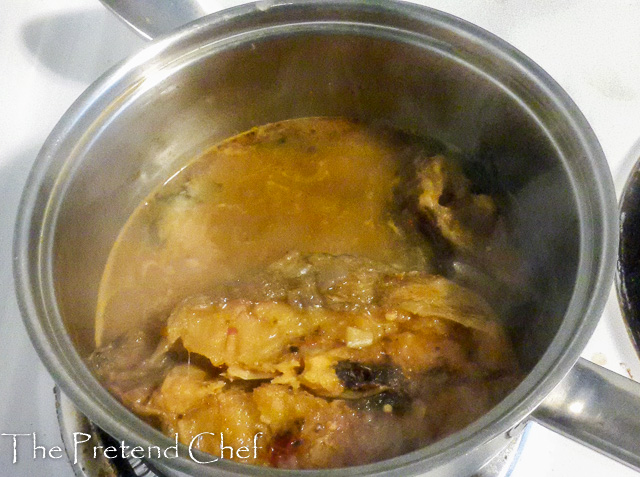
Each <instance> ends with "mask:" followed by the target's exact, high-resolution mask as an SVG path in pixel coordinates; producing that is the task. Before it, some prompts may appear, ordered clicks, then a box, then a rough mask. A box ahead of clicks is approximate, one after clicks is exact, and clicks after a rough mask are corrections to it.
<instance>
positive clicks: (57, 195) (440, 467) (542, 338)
mask: <svg viewBox="0 0 640 477" xmlns="http://www.w3.org/2000/svg"><path fill="white" fill-rule="evenodd" d="M316 115H339V116H349V117H355V118H359V119H362V120H365V121H371V122H382V123H385V124H390V125H394V126H397V127H400V128H404V129H409V130H412V131H416V132H418V133H420V134H425V135H429V136H435V137H436V138H439V139H441V140H443V141H445V142H447V143H450V144H455V145H456V146H458V147H459V148H461V149H462V150H463V151H464V152H466V153H467V154H470V155H473V156H475V157H476V158H478V159H480V160H483V161H487V162H490V163H491V167H492V168H494V169H495V170H496V171H497V173H498V176H499V177H500V178H501V181H502V185H503V187H504V188H505V189H506V190H507V191H508V193H509V194H510V195H511V196H512V197H513V199H514V200H513V203H514V204H517V207H514V208H513V209H512V210H510V211H508V215H509V220H510V221H511V222H512V223H513V224H515V234H514V236H515V240H516V241H517V242H518V243H519V245H520V247H521V249H522V251H523V254H524V256H525V257H526V259H527V263H529V265H530V267H531V270H530V271H531V275H532V276H534V277H535V280H534V285H533V288H534V290H533V291H534V294H535V296H537V297H538V299H537V301H536V302H535V304H534V306H533V307H531V308H530V309H529V310H528V311H527V312H526V313H524V312H522V313H521V314H519V315H515V316H514V317H513V321H512V322H511V323H510V324H509V327H510V331H511V333H512V335H513V338H514V340H515V342H516V346H517V348H518V353H519V358H520V361H521V364H522V366H523V368H524V369H525V370H526V371H527V376H526V378H525V379H524V381H523V382H522V383H521V384H520V385H519V386H518V387H517V389H515V390H514V391H513V392H512V393H511V394H510V395H509V396H508V397H507V398H506V399H505V400H504V401H503V402H501V403H500V404H499V405H498V406H497V407H495V408H494V409H493V410H492V411H491V412H489V413H488V414H486V415H485V416H484V417H482V418H481V419H479V420H478V421H477V422H475V423H473V424H472V425H470V426H469V427H467V428H466V429H464V430H462V431H460V432H458V433H456V434H454V435H452V436H450V437H448V438H446V439H444V440H442V441H439V442H437V443H436V444H434V445H431V446H429V447H427V448H424V449H421V450H418V451H415V452H412V453H410V454H407V455H404V456H401V457H398V458H395V459H391V460H387V461H384V462H379V463H376V464H371V465H367V466H361V467H353V468H349V469H339V470H332V471H331V472H327V471H319V472H315V471H312V472H309V473H308V474H309V475H336V476H337V475H402V476H407V475H412V474H420V473H427V474H428V475H434V476H437V475H456V476H463V475H469V474H471V473H473V472H474V471H475V470H477V469H479V468H480V467H481V466H482V465H483V464H484V463H485V462H487V461H488V460H489V459H490V457H491V456H493V455H494V454H496V453H497V452H498V451H499V450H500V449H501V448H502V447H504V446H505V445H506V444H507V443H508V442H509V440H510V439H511V438H513V437H514V436H515V435H516V434H517V432H518V429H520V428H521V424H522V423H523V422H526V421H527V420H528V419H532V418H533V419H537V420H539V421H541V422H542V423H543V424H546V425H550V426H551V427H554V428H556V429H559V430H560V431H562V432H568V433H571V434H573V436H574V437H576V438H578V439H580V440H581V441H583V442H585V443H587V444H589V445H592V446H596V447H598V448H599V449H600V450H601V451H604V452H605V453H607V454H609V455H612V456H613V457H615V458H618V459H620V460H622V461H624V462H626V463H628V464H630V465H634V466H636V467H638V468H640V457H639V456H638V454H639V452H638V448H637V446H636V444H635V442H634V441H633V438H634V437H635V436H637V435H640V434H639V433H640V425H639V424H638V417H637V416H638V415H640V413H638V410H640V397H639V396H640V392H638V388H639V386H638V385H637V384H635V383H633V382H631V381H629V380H625V379H624V378H621V377H619V376H617V375H614V374H613V373H610V372H607V371H605V370H603V369H600V368H598V367H596V366H595V365H592V364H590V363H588V362H586V361H582V360H579V359H578V358H579V355H580V352H581V350H582V348H583V346H584V345H585V344H586V342H587V340H588V338H589V336H590V335H591V333H592V331H593V329H594V327H595V325H596V323H597V320H598V318H599V316H600V314H601V312H602V309H603V307H604V302H605V299H606V296H607V293H608V290H609V287H610V284H611V281H612V276H613V268H614V257H615V251H616V244H617V243H616V241H617V233H616V228H617V226H616V217H617V214H616V203H615V196H614V192H613V184H612V181H611V177H610V174H609V170H608V167H607V164H606V161H605V158H604V157H603V153H602V150H601V149H600V146H599V145H598V142H597V140H596V138H595V136H594V134H593V132H592V131H591V129H590V128H589V126H588V124H587V123H586V121H585V119H584V117H583V116H582V115H581V114H580V112H579V111H578V109H577V108H576V106H575V105H574V104H573V102H572V101H571V100H570V99H569V97H568V96H567V95H566V94H565V93H564V91H562V89H561V88H560V87H559V86H558V85H557V84H556V83H555V82H554V81H553V80H552V79H551V78H550V77H549V76H548V75H547V74H546V73H544V72H543V71H542V70H541V69H540V68H539V67H538V66H537V65H535V64H534V63H533V62H531V61H530V60H529V59H527V58H526V57H524V56H523V55H522V54H521V53H520V52H518V51H517V50H515V49H514V48H512V47H511V46H509V45H507V44H506V43H504V42H503V41H501V40H500V39H498V38H496V37H494V36H492V35H491V34H489V33H487V32H485V31H483V30H481V29H479V28H477V27H475V26H473V25H470V24H468V23H465V22H463V21H461V20H459V19H457V18H454V17H452V16H449V15H445V14H443V13H440V12H437V11H434V10H431V9H427V8H423V7H418V6H415V5H411V4H406V3H395V2H373V1H363V2H353V1H346V0H331V1H323V2H317V1H307V0H305V1H299V2H294V3H292V2H284V1H283V2H259V3H257V4H250V5H245V6H241V7H237V8H234V9H230V10H227V11H224V12H221V13H218V14H215V15H212V16H208V17H205V18H202V19H200V20H198V21H195V22H193V23H190V24H188V25H187V26H185V27H183V28H181V29H179V30H177V31H176V32H175V33H173V34H171V35H169V36H166V37H163V38H161V39H159V40H156V41H154V42H153V43H151V44H150V45H149V46H148V47H147V48H145V49H144V50H143V51H141V52H140V53H139V54H137V55H135V56H134V57H132V58H131V59H129V60H127V61H125V62H124V63H122V64H121V65H119V66H118V67H116V68H115V69H113V70H111V71H110V72H108V73H107V74H106V75H104V76H103V77H102V78H100V79H99V80H98V81H97V82H96V83H94V84H93V85H92V86H91V87H90V88H89V89H88V90H87V91H86V92H85V93H84V94H83V95H82V96H81V97H80V98H79V99H78V100H77V101H76V103H75V104H74V105H73V106H72V107H71V108H70V110H69V111H68V112H67V113H66V114H65V116H64V117H63V118H62V119H61V121H60V122H59V124H58V125H57V126H56V128H55V129H54V131H53V132H52V133H51V135H50V137H49V138H48V139H47V141H46V143H45V144H44V146H43V148H42V150H41V152H40V154H39V156H38V159H37V161H36V164H35V167H34V169H33V171H32V173H31V176H30V178H29V180H28V184H27V187H26V189H25V192H24V195H23V198H22V202H21V205H20V211H19V219H18V223H17V229H16V236H15V261H14V265H15V275H16V284H17V291H18V296H19V302H20V307H21V310H22V314H23V316H24V321H25V324H26V327H27V329H28V331H29V334H30V336H31V339H32V341H33V343H34V346H35V347H36V349H37V351H38V352H39V354H40V357H41V358H42V360H43V362H44V363H45V365H46V366H47V368H48V369H49V371H50V372H51V374H52V375H53V377H54V378H55V380H56V382H57V383H58V384H59V385H60V387H61V388H62V389H63V390H64V392H65V393H66V394H67V395H68V396H69V397H70V398H71V399H72V400H73V401H74V402H75V403H76V404H77V406H78V407H79V408H80V409H81V410H82V411H83V412H84V413H85V414H86V415H87V416H89V417H90V418H91V419H92V420H93V421H94V422H96V423H97V424H98V425H100V426H101V427H103V428H104V429H105V430H106V431H107V432H109V433H111V434H112V435H114V436H116V437H117V438H119V439H125V440H126V441H127V443H128V444H129V445H132V446H134V445H141V446H143V447H148V446H150V445H158V446H160V447H168V446H171V445H173V441H172V440H171V439H169V438H167V437H165V436H163V435H161V434H160V433H159V432H158V431H156V430H154V429H152V428H151V427H150V426H148V425H146V424H145V423H143V422H142V421H141V420H139V419H137V418H136V417H135V416H134V415H133V414H131V413H130V412H129V411H128V410H126V409H125V408H124V407H123V406H121V405H120V404H119V403H118V402H117V401H116V400H115V399H114V398H113V397H112V396H111V395H110V394H109V393H108V392H107V391H106V390H105V389H103V388H102V387H101V386H100V385H99V383H98V382H97V381H96V380H95V378H94V377H93V376H92V375H91V374H90V373H89V371H88V370H87V368H86V367H85V365H84V361H83V358H84V357H86V356H87V354H88V353H90V352H91V351H92V349H93V331H94V330H93V326H94V310H95V301H96V294H97V288H98V281H99V279H100V275H101V272H102V270H103V267H104V265H105V261H106V258H107V254H108V252H109V250H110V248H111V246H112V244H113V242H114V240H115V237H116V235H117V233H118V231H119V229H120V228H121V226H122V225H123V224H124V222H125V221H126V219H127V217H128V216H129V215H130V213H131V212H132V211H133V209H134V208H135V207H136V205H137V204H138V203H139V202H140V200H142V199H143V198H144V197H145V196H146V195H147V194H148V193H149V191H150V190H151V189H152V188H153V187H154V186H156V185H157V184H159V183H161V182H162V181H164V180H165V179H166V178H168V177H169V176H170V175H171V174H173V172H174V171H175V170H176V169H178V168H179V167H180V166H181V165H183V164H184V163H185V162H186V161H187V160H188V159H190V158H192V157H193V156H194V155H195V154H197V153H198V152H199V151H202V150H203V149H205V148H206V147H207V146H209V145H211V144H213V143H215V142H217V141H219V140H220V139H222V138H225V137H228V136H230V135H233V134H235V133H237V132H240V131H243V130H246V129H248V128H250V127H252V126H256V125H260V124H264V123H268V122H272V121H278V120H282V119H286V118H292V117H302V116H316ZM576 362H577V364H576ZM567 373H568V375H567ZM565 375H567V376H566V377H565ZM621 409H623V410H624V414H622V412H621ZM363 438H366V437H363ZM181 455H182V457H180V458H177V459H164V460H158V461H157V462H155V465H157V466H158V467H159V468H160V469H161V470H162V471H164V472H167V474H169V475H180V473H185V474H196V475H238V474H241V475H258V474H260V475H262V474H265V475H284V474H285V473H286V472H284V471H278V470H265V469H262V468H255V467H251V466H245V465H242V464H237V463H233V462H227V461H222V462H218V463H215V464H212V465H211V466H204V465H200V464H197V463H195V462H194V461H192V460H190V459H188V458H187V457H186V456H187V453H186V451H185V452H182V453H181ZM287 475H288V474H287Z"/></svg>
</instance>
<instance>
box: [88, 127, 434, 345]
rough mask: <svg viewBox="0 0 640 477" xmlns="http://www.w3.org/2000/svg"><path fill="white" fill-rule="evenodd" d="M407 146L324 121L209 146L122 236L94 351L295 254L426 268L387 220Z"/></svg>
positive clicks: (102, 297)
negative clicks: (194, 298)
mask: <svg viewBox="0 0 640 477" xmlns="http://www.w3.org/2000/svg"><path fill="white" fill-rule="evenodd" d="M408 147H409V146H408V144H407V143H406V142H402V141H398V139H397V137H396V136H395V135H394V134H392V133H390V132H389V131H386V132H381V131H379V130H373V129H371V128H369V127H366V126H364V125H361V124H358V123H354V122H351V121H347V120H343V119H327V118H308V119H298V120H292V121H285V122H280V123H276V124H271V125H267V126H264V127H260V128H255V129H252V130H251V131H248V132H246V133H244V134H241V135H239V136H236V137H233V138H231V139H229V140H227V141H225V142H223V143H221V144H220V145H217V146H215V147H213V148H212V149H210V150H209V151H207V152H206V153H205V154H203V155H202V156H201V157H199V158H198V159H196V160H195V161H194V162H193V163H191V164H190V165H188V166H187V167H186V168H185V169H183V170H182V171H181V172H180V173H178V174H176V175H175V176H174V177H173V178H172V179H171V180H170V181H168V182H167V183H166V184H164V185H163V186H162V187H161V188H160V189H158V190H156V191H155V192H154V193H153V194H151V196H150V197H149V198H148V199H147V200H145V201H144V203H143V204H142V205H141V206H140V207H139V208H138V209H137V210H136V211H135V212H134V213H133V215H132V216H131V218H130V219H129V221H128V222H127V224H126V225H125V227H124V229H123V230H122V232H121V234H120V236H119V237H118V239H117V241H116V243H115V245H114V247H113V250H112V252H111V255H110V257H109V260H108V264H107V267H106V269H105V272H104V276H103V278H102V282H101V286H100V291H99V298H98V306H97V316H96V343H97V345H98V346H100V345H101V344H103V343H108V342H110V341H111V340H113V339H114V338H116V337H117V336H119V335H121V334H122V333H123V332H126V331H128V330H130V329H135V328H141V327H142V328H148V327H149V326H151V327H153V324H154V323H155V321H156V320H162V319H166V316H167V314H168V312H169V311H170V310H171V309H172V308H173V307H174V306H175V305H176V304H177V303H178V302H179V301H180V300H182V299H183V298H185V297H188V296H192V295H195V294H199V293H203V292H206V291H207V290H209V289H210V288H211V287H213V286H215V285H216V284H219V283H224V282H228V281H230V280H233V279H236V278H238V277H240V276H242V275H243V274H244V273H246V272H249V271H251V270H255V269H259V268H260V267H261V266H264V265H265V264H267V263H270V262H272V261H274V260H277V259H279V258H280V257H282V256H283V255H285V254H286V253H287V252H289V251H292V250H295V251H299V252H301V253H314V252H324V253H331V254H353V255H359V256H364V257H368V258H371V259H375V260H379V261H382V262H397V263H400V264H411V265H422V266H425V265H426V263H425V259H424V249H425V247H428V245H427V244H426V242H423V243H422V244H420V245H421V248H422V250H421V251H417V249H416V247H417V244H416V243H415V240H412V239H410V238H409V237H408V235H407V233H405V232H404V231H403V230H401V228H400V227H399V226H398V225H397V224H396V223H395V221H394V216H393V194H394V188H395V187H396V185H397V183H398V169H399V168H400V167H401V161H402V159H404V158H405V157H404V156H406V155H407V148H408ZM427 255H428V253H427Z"/></svg>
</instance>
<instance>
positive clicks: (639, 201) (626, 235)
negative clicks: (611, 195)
mask: <svg viewBox="0 0 640 477" xmlns="http://www.w3.org/2000/svg"><path fill="white" fill-rule="evenodd" d="M616 290H617V292H618V301H619V302H620V309H621V311H622V316H623V318H624V321H625V325H626V327H627V331H628V333H629V337H630V338H631V341H632V343H633V345H634V347H635V350H636V353H638V354H639V355H640V161H639V160H637V159H636V161H635V164H634V166H633V169H632V170H631V173H630V174H629V177H628V179H627V182H626V184H625V186H624V190H623V191H622V197H621V198H620V246H619V248H618V267H617V274H616Z"/></svg>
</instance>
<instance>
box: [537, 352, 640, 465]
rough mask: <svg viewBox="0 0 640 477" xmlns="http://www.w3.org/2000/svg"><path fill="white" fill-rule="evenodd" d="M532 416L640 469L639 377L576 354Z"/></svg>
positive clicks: (548, 426)
mask: <svg viewBox="0 0 640 477" xmlns="http://www.w3.org/2000/svg"><path fill="white" fill-rule="evenodd" d="M532 417H533V419H534V420H535V421H537V422H538V423H540V424H542V425H543V426H545V427H547V428H549V429H551V430H553V431H555V432H558V433H559V434H562V435H564V436H566V437H569V438H570V439H573V440H575V441H577V442H579V443H581V444H584V445H586V446H587V447H590V448H592V449H594V450H596V451H598V452H600V453H602V454H605V455H607V456H609V457H611V458H613V459H615V460H617V461H619V462H621V463H623V464H626V465H628V466H630V467H632V468H634V469H636V470H640V383H637V382H635V381H632V380H631V379H627V378H625V377H623V376H620V375H619V374H617V373H614V372H613V371H609V370H608V369H605V368H603V367H601V366H598V365H597V364H594V363H592V362H590V361H587V360H586V359H583V358H580V359H579V360H578V362H577V363H576V364H575V366H574V367H573V369H572V370H571V371H570V372H569V373H568V374H567V376H565V378H564V379H563V380H562V381H561V382H560V384H558V385H557V386H556V387H555V389H554V390H553V391H552V392H551V393H550V394H549V395H548V396H547V397H546V398H545V399H544V401H543V402H542V404H540V405H539V406H538V407H537V408H536V410H535V411H534V412H533V414H532Z"/></svg>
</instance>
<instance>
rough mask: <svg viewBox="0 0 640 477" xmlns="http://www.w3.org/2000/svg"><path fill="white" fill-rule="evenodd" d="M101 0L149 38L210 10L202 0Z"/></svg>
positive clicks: (164, 32)
mask: <svg viewBox="0 0 640 477" xmlns="http://www.w3.org/2000/svg"><path fill="white" fill-rule="evenodd" d="M100 1H101V2H102V4H103V5H104V6H105V7H107V8H108V9H109V10H111V11H112V12H113V13H115V14H116V15H117V16H118V17H120V19H121V20H122V21H124V22H125V23H126V24H127V25H129V26H130V27H131V28H132V29H133V30H134V31H135V32H136V33H137V34H138V35H140V36H142V37H143V38H144V39H146V40H153V39H154V38H156V37H158V36H161V35H164V34H166V33H169V32H171V31H173V30H175V29H176V28H178V27H181V26H182V25H185V24H187V23H189V22H191V21H193V20H197V19H198V18H200V17H203V16H205V15H206V14H207V13H210V12H209V11H206V10H205V8H204V7H203V6H202V5H200V2H199V1H198V0H178V1H176V0H168V1H158V0H100Z"/></svg>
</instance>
